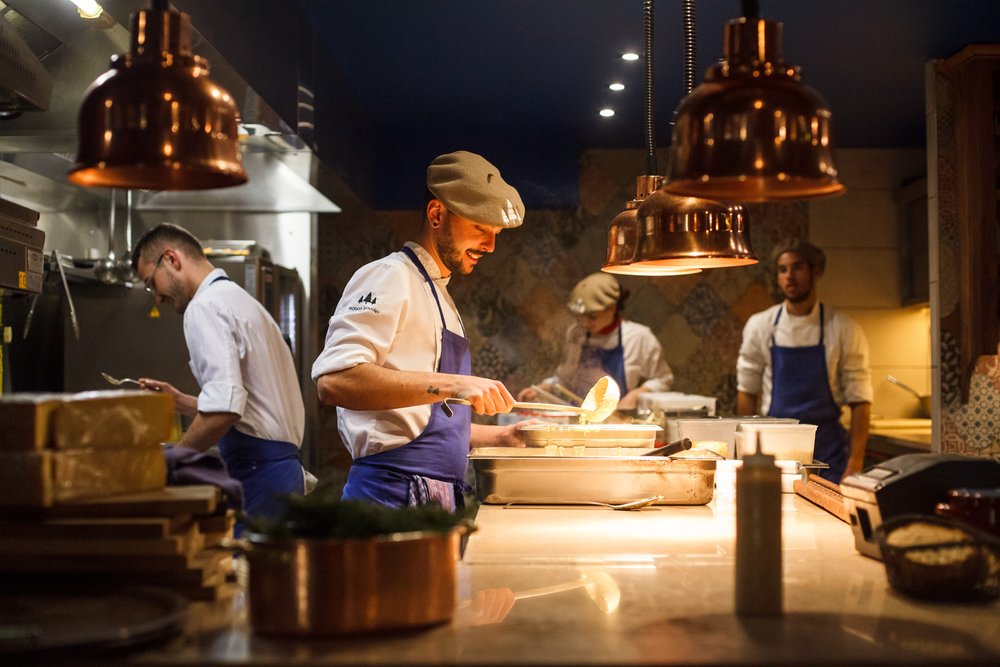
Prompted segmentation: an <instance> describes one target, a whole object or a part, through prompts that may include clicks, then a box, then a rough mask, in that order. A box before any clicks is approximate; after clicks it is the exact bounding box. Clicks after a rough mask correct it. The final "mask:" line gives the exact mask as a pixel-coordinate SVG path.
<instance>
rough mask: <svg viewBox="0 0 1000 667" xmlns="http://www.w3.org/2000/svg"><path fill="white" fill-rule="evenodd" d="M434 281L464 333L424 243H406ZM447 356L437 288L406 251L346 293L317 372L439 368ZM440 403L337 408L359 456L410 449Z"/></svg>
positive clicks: (354, 281)
mask: <svg viewBox="0 0 1000 667" xmlns="http://www.w3.org/2000/svg"><path fill="white" fill-rule="evenodd" d="M406 245H407V246H408V247H410V248H411V249H412V250H413V251H414V252H415V253H416V255H417V258H418V259H419V260H420V262H421V263H422V264H423V266H424V269H425V270H426V271H427V275H428V276H430V278H431V280H433V281H434V286H435V288H436V289H437V294H438V298H439V299H440V300H441V309H442V310H443V311H444V318H445V322H446V324H447V327H448V329H449V330H450V331H452V332H454V333H457V334H459V335H462V336H464V335H465V333H464V330H463V328H462V320H461V318H460V317H459V314H458V309H457V308H456V307H455V303H454V301H452V299H451V296H450V295H449V294H448V282H449V281H450V276H449V277H442V276H441V270H440V269H439V268H438V265H437V263H436V262H435V261H434V259H433V258H432V257H431V256H430V254H428V252H427V251H426V250H424V249H423V248H422V247H421V246H420V245H418V244H416V243H413V242H408V243H407V244H406ZM440 359H441V315H440V313H439V311H438V307H437V304H436V303H435V302H434V295H433V293H432V292H431V287H430V285H428V284H427V281H426V280H424V277H423V276H422V275H421V274H420V270H419V269H417V267H416V265H414V263H413V261H412V260H410V258H409V257H407V256H406V254H404V253H403V252H402V251H399V252H394V253H392V254H391V255H388V256H387V257H383V258H382V259H379V260H376V261H374V262H371V263H369V264H366V265H365V266H362V267H361V268H360V269H358V270H357V272H355V274H354V275H353V276H352V277H351V279H350V280H349V281H348V283H347V286H346V287H345V288H344V294H343V296H342V297H341V298H340V303H338V304H337V309H336V310H335V311H334V314H333V317H331V318H330V325H329V327H328V329H327V332H326V343H325V344H324V346H323V351H322V352H320V355H319V357H318V358H317V359H316V361H315V363H314V364H313V367H312V379H313V381H316V380H318V379H319V377H320V376H321V375H324V374H326V373H333V372H336V371H341V370H345V369H348V368H353V367H354V366H357V365H358V364H362V363H372V364H377V365H379V366H382V367H383V368H388V369H393V370H404V371H423V372H433V371H437V368H438V363H439V362H440ZM432 409H433V410H440V409H441V406H440V405H438V404H436V403H435V404H428V405H417V406H412V407H406V408H397V409H395V410H364V411H361V410H348V409H346V408H341V407H338V408H337V425H338V430H339V431H340V437H341V439H342V440H343V441H344V445H345V446H346V447H347V448H348V450H349V451H350V452H351V456H352V457H354V458H360V457H362V456H369V455H371V454H377V453H379V452H382V451H388V450H391V449H395V448H397V447H401V446H402V445H405V444H407V443H408V442H410V441H411V440H413V439H414V438H416V437H417V436H418V435H420V434H421V433H422V432H423V430H424V429H425V428H426V427H427V423H428V422H429V421H430V415H431V410H432Z"/></svg>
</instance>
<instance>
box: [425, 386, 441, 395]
mask: <svg viewBox="0 0 1000 667" xmlns="http://www.w3.org/2000/svg"><path fill="white" fill-rule="evenodd" d="M427 393H428V394H434V395H435V396H438V395H439V394H440V393H441V389H440V388H438V387H427Z"/></svg>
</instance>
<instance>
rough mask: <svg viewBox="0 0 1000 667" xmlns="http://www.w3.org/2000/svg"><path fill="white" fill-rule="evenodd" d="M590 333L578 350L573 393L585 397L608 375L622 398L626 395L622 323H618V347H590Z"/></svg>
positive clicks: (626, 384)
mask: <svg viewBox="0 0 1000 667" xmlns="http://www.w3.org/2000/svg"><path fill="white" fill-rule="evenodd" d="M589 343H590V333H589V332H588V333H587V340H586V342H585V343H584V345H583V347H582V348H580V361H579V363H578V365H577V372H576V378H575V379H574V384H573V391H575V392H576V393H577V394H578V395H579V396H586V395H587V393H588V392H589V391H590V390H591V388H592V387H593V386H594V385H595V384H596V383H597V381H598V380H600V379H601V377H603V376H605V375H610V376H611V377H612V378H613V379H614V381H615V382H617V383H618V387H619V388H620V389H621V393H622V396H624V395H625V394H627V393H628V382H627V381H626V378H625V347H624V346H623V345H622V322H621V321H619V322H618V345H616V346H615V347H612V348H610V349H604V348H595V347H591V345H590V344H589Z"/></svg>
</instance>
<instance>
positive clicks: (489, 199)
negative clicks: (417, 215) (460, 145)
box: [427, 151, 524, 227]
mask: <svg viewBox="0 0 1000 667" xmlns="http://www.w3.org/2000/svg"><path fill="white" fill-rule="evenodd" d="M427 189H428V190H430V191H431V194H432V195H434V196H435V197H436V198H437V199H439V200H441V203H442V204H444V205H445V206H447V207H448V210H449V211H454V212H455V213H457V214H458V215H460V216H462V217H463V218H468V219H469V220H472V221H473V222H478V223H479V224H481V225H489V226H490V227H518V226H520V224H521V223H522V222H524V204H523V203H522V202H521V195H519V194H517V190H515V189H514V188H513V187H512V186H511V185H508V184H507V182H506V181H504V180H503V179H502V178H501V177H500V170H499V169H497V168H496V167H494V166H493V165H492V164H490V163H489V162H488V161H487V160H486V159H485V158H483V157H482V156H481V155H476V154H475V153H470V152H468V151H455V152H454V153H446V154H445V155H439V156H438V157H436V158H434V161H433V162H431V164H430V166H429V167H427Z"/></svg>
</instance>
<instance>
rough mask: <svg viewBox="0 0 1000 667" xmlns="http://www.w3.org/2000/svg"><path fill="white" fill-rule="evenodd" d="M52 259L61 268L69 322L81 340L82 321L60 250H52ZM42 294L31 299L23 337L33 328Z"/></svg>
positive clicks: (60, 273) (74, 333) (77, 337)
mask: <svg viewBox="0 0 1000 667" xmlns="http://www.w3.org/2000/svg"><path fill="white" fill-rule="evenodd" d="M52 261H53V262H55V263H56V266H57V267H58V268H59V276H60V277H61V278H62V284H63V289H64V290H65V291H66V302H67V303H68V304H69V322H70V325H72V327H73V335H74V336H75V337H76V339H77V340H80V322H79V321H78V320H77V319H76V307H75V306H74V305H73V295H72V294H70V293H69V284H68V283H67V282H66V272H65V271H64V270H63V265H62V259H61V257H60V255H59V251H58V250H53V251H52ZM40 296H41V294H36V295H35V296H34V298H32V299H31V308H29V309H28V316H27V317H26V318H24V331H23V332H22V333H21V337H22V338H27V337H28V331H29V330H30V329H31V320H32V318H33V317H34V316H35V306H36V305H38V297H40Z"/></svg>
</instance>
